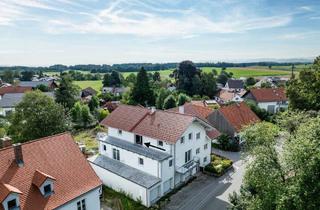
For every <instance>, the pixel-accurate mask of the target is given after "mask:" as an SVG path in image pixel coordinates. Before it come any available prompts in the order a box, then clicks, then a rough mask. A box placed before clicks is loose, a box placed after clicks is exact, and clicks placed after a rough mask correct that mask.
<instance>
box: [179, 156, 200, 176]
mask: <svg viewBox="0 0 320 210" xmlns="http://www.w3.org/2000/svg"><path fill="white" fill-rule="evenodd" d="M198 166H199V160H198V159H196V158H194V159H193V160H191V161H189V162H187V163H185V164H184V165H183V166H181V167H179V168H177V169H176V172H177V173H179V174H185V173H187V172H189V171H191V170H192V169H194V168H195V167H198Z"/></svg>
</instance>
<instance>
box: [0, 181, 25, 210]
mask: <svg viewBox="0 0 320 210" xmlns="http://www.w3.org/2000/svg"><path fill="white" fill-rule="evenodd" d="M0 192H1V194H0V206H3V207H4V210H20V200H19V197H20V196H19V195H20V194H22V192H21V191H20V190H19V189H17V188H15V187H14V186H11V185H9V184H4V183H0ZM0 209H1V207H0Z"/></svg>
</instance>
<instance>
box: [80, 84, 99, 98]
mask: <svg viewBox="0 0 320 210" xmlns="http://www.w3.org/2000/svg"><path fill="white" fill-rule="evenodd" d="M97 93H98V92H97V91H96V90H95V89H93V88H92V87H87V88H85V89H83V90H81V98H87V97H88V96H89V97H92V96H95V95H97Z"/></svg>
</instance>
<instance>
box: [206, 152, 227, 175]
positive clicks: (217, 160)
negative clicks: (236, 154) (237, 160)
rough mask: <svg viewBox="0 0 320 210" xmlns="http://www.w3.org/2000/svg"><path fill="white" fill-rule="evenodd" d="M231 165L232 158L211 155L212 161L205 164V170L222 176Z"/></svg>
mask: <svg viewBox="0 0 320 210" xmlns="http://www.w3.org/2000/svg"><path fill="white" fill-rule="evenodd" d="M231 165H232V160H229V159H226V158H224V157H221V156H217V155H211V163H210V164H208V165H207V166H205V169H204V170H205V171H207V172H209V173H213V174H215V175H217V176H221V175H222V174H224V172H225V170H227V169H228V168H229V167H230V166H231Z"/></svg>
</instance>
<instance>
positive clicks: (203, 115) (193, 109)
mask: <svg viewBox="0 0 320 210" xmlns="http://www.w3.org/2000/svg"><path fill="white" fill-rule="evenodd" d="M167 111H172V112H177V113H180V114H188V115H192V116H194V117H198V118H200V119H202V120H203V121H205V122H207V123H210V122H209V121H208V116H209V115H210V114H211V113H212V112H213V110H212V109H211V108H209V107H207V106H199V105H196V104H194V103H193V102H191V103H185V104H184V105H183V106H179V107H176V108H172V109H168V110H167ZM211 125H212V124H211ZM212 127H213V129H212V130H210V131H207V132H206V133H207V136H208V137H209V138H210V139H211V140H214V139H216V138H218V137H219V136H220V132H219V131H218V130H217V129H215V128H214V125H212Z"/></svg>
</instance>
